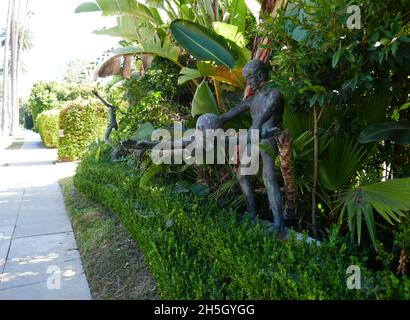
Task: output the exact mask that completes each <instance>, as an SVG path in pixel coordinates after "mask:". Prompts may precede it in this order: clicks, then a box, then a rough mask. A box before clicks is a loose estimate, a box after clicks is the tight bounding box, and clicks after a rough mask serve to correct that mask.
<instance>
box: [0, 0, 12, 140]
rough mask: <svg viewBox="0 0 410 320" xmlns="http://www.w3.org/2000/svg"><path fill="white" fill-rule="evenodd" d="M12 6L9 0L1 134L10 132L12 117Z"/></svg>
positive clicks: (0, 113)
mask: <svg viewBox="0 0 410 320" xmlns="http://www.w3.org/2000/svg"><path fill="white" fill-rule="evenodd" d="M11 8H12V0H9V5H8V10H7V19H6V29H5V36H4V61H3V99H2V100H3V105H2V108H1V112H0V120H1V121H0V134H1V135H8V133H9V129H8V128H9V119H10V109H9V106H10V104H9V88H8V84H9V51H10V48H9V46H10V40H9V34H10V21H11V13H12V11H11Z"/></svg>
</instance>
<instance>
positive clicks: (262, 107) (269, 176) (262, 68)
mask: <svg viewBox="0 0 410 320" xmlns="http://www.w3.org/2000/svg"><path fill="white" fill-rule="evenodd" d="M243 75H244V77H245V79H246V83H247V85H248V86H249V87H250V88H251V89H252V90H253V91H254V95H253V96H252V97H250V98H248V99H246V100H244V101H243V102H242V103H240V104H239V105H237V106H235V107H233V108H232V109H230V110H229V111H228V112H226V113H225V114H223V115H221V116H219V120H220V121H221V122H222V123H224V122H226V121H228V120H231V119H232V118H234V117H236V116H238V115H239V114H241V113H243V112H247V111H250V114H251V117H252V126H251V128H250V129H258V130H259V132H260V133H261V143H262V144H265V145H270V146H272V149H273V150H275V151H276V150H277V144H276V138H275V137H274V135H272V134H269V133H272V132H275V131H280V126H281V122H282V117H283V111H284V98H283V96H282V94H281V93H280V91H279V90H278V89H276V88H272V87H270V86H267V85H266V82H267V81H268V76H269V70H268V67H267V65H266V64H264V63H263V62H262V61H260V60H251V61H250V62H249V63H248V64H247V65H246V66H245V67H244V69H243ZM244 152H247V150H245V151H244ZM261 157H262V166H263V168H262V170H263V171H262V177H263V182H264V184H265V187H266V192H267V195H268V199H269V206H270V209H271V210H272V214H273V219H274V228H275V230H276V232H277V233H283V232H284V230H285V228H284V219H283V214H282V197H281V193H280V190H279V186H278V182H277V177H276V173H275V160H274V159H273V158H272V157H271V156H270V155H269V154H267V153H266V152H265V151H262V150H261ZM242 171H243V170H242V168H241V165H240V166H239V168H238V171H237V177H238V180H239V184H240V186H241V189H242V191H243V193H244V195H245V198H246V205H247V210H248V212H249V214H250V215H251V217H252V218H255V217H256V213H257V210H256V207H257V206H256V200H255V192H254V189H253V187H252V184H251V181H250V177H249V176H247V175H244V174H243V173H242Z"/></svg>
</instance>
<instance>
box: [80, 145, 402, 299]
mask: <svg viewBox="0 0 410 320" xmlns="http://www.w3.org/2000/svg"><path fill="white" fill-rule="evenodd" d="M100 148H101V147H99V148H98V151H96V149H97V148H94V150H93V151H92V152H90V153H88V155H87V156H86V157H85V158H84V159H83V161H82V162H81V164H80V166H79V168H78V170H77V174H76V176H75V177H74V184H75V186H76V187H77V188H78V190H80V191H81V192H82V193H84V194H86V195H87V196H89V197H90V198H92V199H94V200H96V201H98V202H100V203H102V204H103V205H105V206H106V207H107V208H109V209H110V210H111V211H112V212H115V213H116V214H117V215H118V216H119V217H120V219H121V221H122V223H123V225H124V226H125V227H126V228H127V229H128V231H129V232H130V234H131V235H132V236H133V238H134V239H135V240H136V242H137V243H138V245H139V248H140V249H141V250H142V251H143V252H144V255H145V259H146V261H147V264H148V266H149V268H150V271H151V273H152V274H153V276H154V277H155V279H156V281H157V283H158V288H159V294H160V295H161V298H164V299H363V298H378V299H392V298H401V299H403V298H404V299H408V298H410V280H409V278H408V277H403V278H401V279H399V278H397V277H396V276H395V275H394V274H392V273H391V272H390V271H379V272H374V271H369V270H367V269H366V268H365V267H364V266H363V265H364V262H362V261H359V260H358V259H357V258H355V257H353V256H350V255H349V254H348V253H347V247H346V245H345V244H344V242H343V241H342V240H341V239H340V238H339V237H338V236H337V234H336V233H334V235H333V236H332V237H331V239H330V240H329V241H325V242H323V243H322V244H321V245H320V246H317V245H316V244H313V243H311V244H309V243H306V242H304V241H298V240H296V239H294V238H292V239H290V240H289V241H286V242H281V241H279V240H277V239H276V238H275V237H274V236H272V235H271V234H269V232H268V231H267V230H266V229H265V228H264V227H263V226H262V225H261V224H252V223H251V222H250V221H248V220H246V219H245V220H243V221H241V222H239V220H238V218H237V215H236V214H235V212H233V211H230V210H221V209H219V208H218V207H217V205H216V204H215V203H214V202H213V201H212V200H210V199H208V198H197V197H194V196H193V195H186V194H177V193H175V192H173V191H172V189H171V187H170V186H151V187H149V188H148V189H147V187H146V186H144V188H140V175H139V174H138V173H137V172H136V170H135V169H132V168H129V167H128V166H127V165H125V164H121V163H116V164H113V163H110V162H108V161H107V160H105V159H107V158H108V150H105V149H104V150H103V151H102V152H100ZM96 154H97V155H96ZM352 264H354V265H359V266H362V267H361V274H362V288H363V289H362V290H349V289H348V288H347V286H346V269H347V267H348V266H349V265H352Z"/></svg>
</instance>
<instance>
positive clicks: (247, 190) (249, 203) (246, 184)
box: [236, 145, 257, 219]
mask: <svg viewBox="0 0 410 320" xmlns="http://www.w3.org/2000/svg"><path fill="white" fill-rule="evenodd" d="M249 147H250V146H249V145H248V146H247V148H249ZM243 152H247V150H244V151H243ZM243 171H245V170H243V167H241V164H239V167H238V172H237V174H236V177H237V179H238V182H239V185H240V186H241V189H242V192H243V194H244V195H245V201H246V208H247V210H248V212H249V214H250V216H251V218H252V219H255V218H256V214H257V211H256V198H255V191H254V190H253V186H252V183H251V179H250V176H249V175H245V174H243V173H244V172H243Z"/></svg>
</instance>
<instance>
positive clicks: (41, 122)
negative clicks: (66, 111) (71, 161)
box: [36, 110, 60, 148]
mask: <svg viewBox="0 0 410 320" xmlns="http://www.w3.org/2000/svg"><path fill="white" fill-rule="evenodd" d="M59 115H60V111H59V110H48V111H43V112H42V113H40V114H39V115H38V116H37V119H36V123H37V127H38V131H39V133H40V137H41V141H43V144H44V146H45V147H46V148H57V146H58V128H59Z"/></svg>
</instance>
